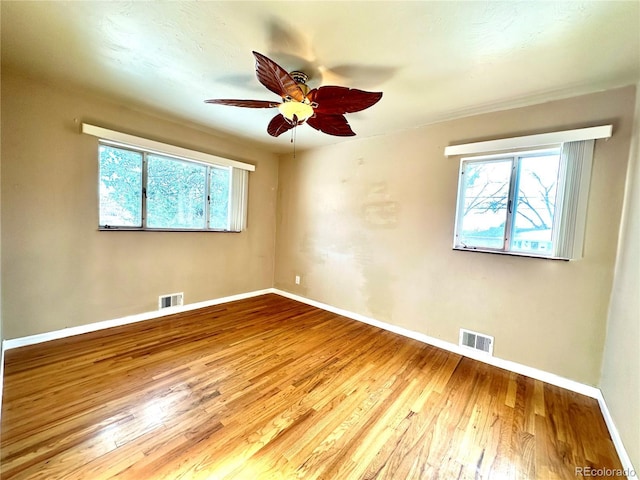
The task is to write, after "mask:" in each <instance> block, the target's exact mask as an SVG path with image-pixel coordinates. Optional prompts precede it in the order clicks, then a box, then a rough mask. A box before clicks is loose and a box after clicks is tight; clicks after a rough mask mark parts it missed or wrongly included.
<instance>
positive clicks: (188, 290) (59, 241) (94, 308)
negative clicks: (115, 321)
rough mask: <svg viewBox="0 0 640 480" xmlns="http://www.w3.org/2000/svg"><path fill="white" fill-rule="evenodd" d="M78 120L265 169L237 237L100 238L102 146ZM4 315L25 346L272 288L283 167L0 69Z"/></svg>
mask: <svg viewBox="0 0 640 480" xmlns="http://www.w3.org/2000/svg"><path fill="white" fill-rule="evenodd" d="M74 119H77V120H78V121H79V122H82V121H86V122H89V123H93V124H96V125H100V126H104V127H107V128H112V129H115V130H121V131H124V132H127V133H132V134H136V135H140V136H146V137H149V138H152V139H154V140H159V141H163V142H167V143H174V144H177V145H180V146H183V147H187V148H192V149H196V150H201V151H204V152H207V153H212V154H216V155H222V156H229V157H230V158H233V159H237V160H242V161H246V162H248V163H253V164H255V165H256V171H255V172H252V173H251V174H250V181H249V182H250V191H249V213H248V215H249V226H248V229H247V230H246V231H245V232H243V233H239V234H234V233H201V232H199V233H194V232H188V233H184V232H167V233H164V232H162V233H160V232H99V231H97V225H98V216H97V215H98V207H97V178H98V176H97V175H98V172H97V166H98V165H97V139H96V138H95V137H91V136H88V135H82V134H80V133H79V131H80V130H79V129H80V126H79V123H77V122H76V121H74ZM2 154H3V156H2V190H1V191H2V210H3V212H2V213H3V214H2V287H3V291H2V318H3V321H4V332H3V333H4V337H5V338H15V337H20V336H25V335H30V334H36V333H41V332H47V331H52V330H57V329H61V328H64V327H71V326H76V325H81V324H86V323H91V322H97V321H101V320H106V319H112V318H118V317H122V316H125V315H129V314H135V313H140V312H147V311H151V310H155V309H157V305H158V296H159V295H161V294H167V293H173V292H181V291H184V294H185V302H186V303H193V302H198V301H203V300H209V299H212V298H218V297H222V296H226V295H231V294H236V293H243V292H249V291H253V290H257V289H262V288H268V287H271V286H272V284H273V268H274V267H273V264H274V249H275V246H274V242H275V211H276V189H277V181H278V161H277V158H276V157H275V156H273V155H272V154H267V153H264V152H262V151H260V150H259V149H255V148H251V147H249V146H247V145H242V144H239V143H233V142H231V141H228V140H226V139H224V138H221V137H219V136H214V135H213V134H212V133H211V132H205V131H201V130H196V129H193V128H188V127H186V126H184V125H181V124H179V123H172V122H170V121H167V120H163V119H161V118H158V117H154V116H150V115H147V114H144V113H141V112H137V111H134V110H131V109H129V108H127V107H125V106H121V105H118V104H114V103H111V102H109V101H106V100H103V99H100V98H98V97H93V96H90V95H84V94H80V93H78V92H74V91H73V90H66V89H59V88H54V87H51V86H49V85H47V84H44V83H39V82H37V81H34V80H31V79H28V78H24V77H20V76H19V75H16V74H12V73H10V72H7V71H6V70H4V71H3V72H2Z"/></svg>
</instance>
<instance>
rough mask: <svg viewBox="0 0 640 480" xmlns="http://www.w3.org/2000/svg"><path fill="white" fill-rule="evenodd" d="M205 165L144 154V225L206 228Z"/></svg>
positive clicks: (152, 226) (150, 226)
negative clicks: (145, 171) (145, 204)
mask: <svg viewBox="0 0 640 480" xmlns="http://www.w3.org/2000/svg"><path fill="white" fill-rule="evenodd" d="M206 172H207V167H205V166H204V165H200V164H197V163H190V162H182V161H179V160H176V159H173V158H165V157H159V156H155V155H148V156H147V227H149V228H200V229H202V228H205V217H204V211H205V186H206Z"/></svg>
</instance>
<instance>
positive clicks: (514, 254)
mask: <svg viewBox="0 0 640 480" xmlns="http://www.w3.org/2000/svg"><path fill="white" fill-rule="evenodd" d="M453 249H454V250H458V251H460V252H477V253H492V254H494V255H509V256H511V257H526V258H539V259H542V260H560V261H564V262H568V261H569V260H570V259H569V258H562V257H552V256H550V255H535V254H533V253H524V252H506V251H504V250H490V249H484V248H475V247H467V248H464V247H453Z"/></svg>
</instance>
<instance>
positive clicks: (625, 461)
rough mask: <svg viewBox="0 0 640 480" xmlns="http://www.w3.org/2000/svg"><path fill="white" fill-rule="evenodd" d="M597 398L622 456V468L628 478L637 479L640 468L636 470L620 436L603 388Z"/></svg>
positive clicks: (614, 443)
mask: <svg viewBox="0 0 640 480" xmlns="http://www.w3.org/2000/svg"><path fill="white" fill-rule="evenodd" d="M596 398H597V400H598V404H599V405H600V411H601V412H602V416H603V417H604V422H605V423H606V424H607V429H608V430H609V435H611V440H612V441H613V445H614V446H615V447H616V452H618V457H620V463H621V464H622V469H623V470H624V471H625V472H626V473H627V478H628V479H630V480H631V479H633V480H637V478H638V474H640V470H635V469H634V466H633V464H632V463H631V458H630V457H629V454H628V453H627V449H626V448H624V444H623V443H622V437H621V436H620V433H619V432H618V428H617V427H616V424H615V422H614V421H613V417H612V416H611V412H610V411H609V407H607V402H606V401H605V399H604V395H603V394H602V391H601V390H598V396H597V397H596Z"/></svg>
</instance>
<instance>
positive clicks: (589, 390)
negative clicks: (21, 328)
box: [0, 288, 633, 478]
mask: <svg viewBox="0 0 640 480" xmlns="http://www.w3.org/2000/svg"><path fill="white" fill-rule="evenodd" d="M267 293H275V294H277V295H280V296H283V297H286V298H290V299H292V300H296V301H298V302H301V303H305V304H307V305H311V306H313V307H317V308H321V309H322V310H326V311H329V312H332V313H336V314H338V315H342V316H344V317H347V318H351V319H353V320H357V321H359V322H363V323H366V324H369V325H373V326H375V327H378V328H382V329H383V330H388V331H390V332H394V333H397V334H399V335H402V336H405V337H408V338H412V339H414V340H418V341H419V342H423V343H426V344H429V345H432V346H434V347H438V348H442V349H443V350H447V351H450V352H453V353H457V354H459V355H462V356H465V357H469V358H473V359H474V360H478V361H481V362H484V363H488V364H489V365H493V366H495V367H498V368H503V369H505V370H509V371H511V372H515V373H518V374H520V375H525V376H527V377H531V378H534V379H536V380H540V381H543V382H546V383H549V384H551V385H555V386H558V387H561V388H565V389H567V390H570V391H572V392H576V393H580V394H582V395H586V396H588V397H591V398H595V399H596V400H598V404H599V405H600V410H601V411H602V415H603V417H604V420H605V422H606V424H607V428H608V429H609V433H610V435H611V438H612V440H613V443H614V445H615V447H616V450H617V453H618V456H619V457H620V462H621V463H622V466H623V468H624V469H625V470H626V471H628V472H633V465H632V464H631V460H630V458H629V455H628V454H627V451H626V450H625V448H624V445H623V443H622V439H621V438H620V434H619V433H618V429H617V428H616V426H615V423H614V421H613V418H612V417H611V414H610V412H609V409H608V408H607V404H606V402H605V400H604V397H603V395H602V392H601V391H600V389H598V388H596V387H592V386H590V385H585V384H583V383H580V382H576V381H574V380H570V379H568V378H564V377H561V376H559V375H555V374H553V373H549V372H545V371H543V370H538V369H537V368H533V367H529V366H527V365H522V364H520V363H516V362H512V361H510V360H504V359H501V358H497V357H493V356H488V355H485V354H482V353H476V352H474V351H473V350H468V349H466V348H463V347H460V346H459V345H456V344H454V343H450V342H446V341H444V340H440V339H438V338H434V337H430V336H428V335H425V334H424V333H420V332H415V331H413V330H408V329H406V328H403V327H399V326H397V325H392V324H390V323H386V322H381V321H379V320H375V319H373V318H370V317H367V316H365V315H361V314H359V313H354V312H350V311H348V310H344V309H342V308H338V307H334V306H332V305H328V304H326V303H322V302H318V301H316V300H311V299H309V298H305V297H302V296H300V295H296V294H294V293H290V292H286V291H284V290H279V289H277V288H266V289H263V290H256V291H253V292H248V293H241V294H238V295H231V296H228V297H222V298H217V299H213V300H207V301H204V302H198V303H191V304H188V305H183V306H179V307H171V308H165V309H162V310H157V311H152V312H145V313H140V314H137V315H130V316H127V317H122V318H117V319H113V320H106V321H103V322H96V323H90V324H87V325H80V326H78V327H70V328H65V329H62V330H56V331H53V332H47V333H41V334H37V335H29V336H27V337H20V338H14V339H10V340H4V341H3V342H2V348H1V350H2V353H1V359H0V360H1V363H0V407H1V406H2V385H3V379H4V352H5V350H9V349H12V348H17V347H22V346H26V345H33V344H36V343H41V342H47V341H49V340H56V339H59V338H65V337H70V336H73V335H80V334H82V333H88V332H93V331H97V330H103V329H105V328H111V327H116V326H120V325H126V324H129V323H136V322H141V321H144V320H151V319H154V318H160V317H164V316H167V315H172V314H174V313H180V312H186V311H189V310H196V309H198V308H204V307H209V306H212V305H219V304H222V303H227V302H233V301H236V300H243V299H245V298H251V297H256V296H259V295H264V294H267ZM630 478H631V477H630Z"/></svg>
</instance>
